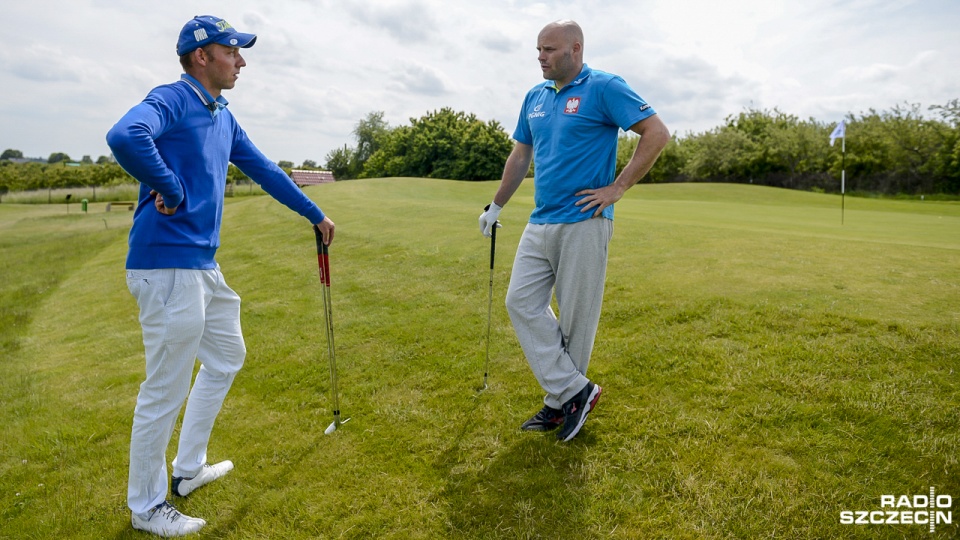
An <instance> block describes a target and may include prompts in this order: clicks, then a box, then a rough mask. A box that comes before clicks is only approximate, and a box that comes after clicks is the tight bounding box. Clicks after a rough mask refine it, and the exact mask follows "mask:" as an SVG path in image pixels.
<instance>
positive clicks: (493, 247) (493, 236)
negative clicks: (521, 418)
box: [482, 221, 500, 390]
mask: <svg viewBox="0 0 960 540" xmlns="http://www.w3.org/2000/svg"><path fill="white" fill-rule="evenodd" d="M498 227H500V222H499V221H497V222H496V223H494V224H493V227H490V295H489V299H488V301H487V359H486V361H485V362H484V364H483V388H482V390H486V389H487V374H488V373H489V371H490V320H491V319H492V315H493V259H494V256H495V255H496V254H497V228H498Z"/></svg>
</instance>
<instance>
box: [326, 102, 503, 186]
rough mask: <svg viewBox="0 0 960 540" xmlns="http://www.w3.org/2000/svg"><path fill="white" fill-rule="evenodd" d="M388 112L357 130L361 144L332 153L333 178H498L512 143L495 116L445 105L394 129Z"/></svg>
mask: <svg viewBox="0 0 960 540" xmlns="http://www.w3.org/2000/svg"><path fill="white" fill-rule="evenodd" d="M383 115H384V113H383V111H376V112H371V113H369V114H368V115H367V117H366V118H364V119H363V120H361V121H360V122H359V123H358V124H357V127H356V128H355V129H354V131H353V135H354V138H355V139H356V143H357V144H356V146H355V147H352V148H351V147H350V146H346V145H345V146H344V147H343V148H337V149H335V150H333V151H331V152H330V153H328V154H327V161H326V167H327V169H328V170H330V171H331V172H332V173H333V176H334V178H336V179H338V180H346V179H351V178H379V177H396V176H416V177H422V178H446V179H452V180H490V179H494V178H499V177H500V173H501V171H502V170H503V164H504V162H505V161H506V159H507V156H508V155H510V150H511V149H512V148H513V143H512V142H510V138H509V137H508V136H507V133H506V131H504V129H503V127H502V126H501V125H500V123H499V122H497V121H496V120H491V121H487V122H484V121H483V120H480V119H479V118H477V117H476V115H474V114H467V113H464V112H459V111H454V110H453V109H450V108H446V107H445V108H443V109H440V110H439V111H433V112H430V113H427V114H425V115H424V116H421V117H420V118H411V119H410V125H408V126H398V127H393V128H391V127H390V126H389V125H387V123H386V122H385V121H384V120H383Z"/></svg>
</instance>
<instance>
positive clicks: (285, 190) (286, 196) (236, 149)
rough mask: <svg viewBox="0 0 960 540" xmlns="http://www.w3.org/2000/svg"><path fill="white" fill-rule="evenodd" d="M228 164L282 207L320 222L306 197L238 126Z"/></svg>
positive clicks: (321, 218) (314, 222) (321, 216)
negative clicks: (234, 166) (256, 184)
mask: <svg viewBox="0 0 960 540" xmlns="http://www.w3.org/2000/svg"><path fill="white" fill-rule="evenodd" d="M230 161H231V162H232V163H233V164H234V165H236V166H237V168H238V169H240V170H241V171H242V172H243V174H245V175H247V176H249V177H250V178H251V179H252V180H253V181H254V182H256V183H258V184H260V186H261V187H263V190H264V191H266V192H267V193H269V194H270V196H272V197H273V198H274V199H276V200H278V201H280V203H282V204H283V205H284V206H286V207H287V208H289V209H291V210H293V211H294V212H296V213H298V214H300V215H301V216H303V217H305V218H307V219H308V220H310V223H313V224H317V223H320V222H321V221H323V219H324V217H325V216H324V214H323V211H322V210H320V207H318V206H317V205H316V204H315V203H314V202H313V201H311V200H310V198H309V197H307V196H306V195H305V194H304V193H303V190H301V189H300V188H299V187H298V186H297V185H296V184H294V183H293V180H291V179H290V177H289V176H288V175H287V173H285V172H283V169H281V168H280V167H279V166H278V165H277V164H276V163H274V162H272V161H270V160H269V159H268V158H267V157H266V156H265V155H263V153H262V152H260V149H259V148H257V147H256V146H255V145H254V144H253V141H251V140H250V138H249V137H247V133H246V132H245V131H244V130H243V128H241V127H240V126H239V125H237V126H236V131H235V133H234V142H233V149H232V151H231V152H230Z"/></svg>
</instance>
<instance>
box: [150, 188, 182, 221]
mask: <svg viewBox="0 0 960 540" xmlns="http://www.w3.org/2000/svg"><path fill="white" fill-rule="evenodd" d="M150 195H151V196H152V197H154V199H153V206H155V207H156V208H157V211H158V212H160V213H161V214H163V215H166V216H172V215H174V214H176V213H177V207H176V206H174V207H173V208H168V207H167V206H166V205H164V204H163V195H161V194H159V193H157V192H156V190H153V189H151V190H150Z"/></svg>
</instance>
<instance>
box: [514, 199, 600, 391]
mask: <svg viewBox="0 0 960 540" xmlns="http://www.w3.org/2000/svg"><path fill="white" fill-rule="evenodd" d="M612 236H613V221H611V220H609V219H606V218H593V219H588V220H586V221H581V222H579V223H558V224H547V225H535V224H532V223H528V224H527V226H526V228H525V229H524V230H523V235H522V236H521V237H520V245H519V246H517V256H516V259H515V260H514V262H513V274H512V275H511V276H510V287H509V288H508V290H507V298H506V304H507V311H508V312H509V313H510V321H511V322H512V323H513V328H514V330H515V331H516V333H517V339H518V340H519V341H520V346H521V347H522V348H523V353H524V355H526V357H527V361H528V362H529V363H530V368H531V369H532V370H533V374H534V376H536V378H537V382H539V383H540V386H541V387H542V388H543V390H544V392H546V396H545V397H544V399H543V402H544V404H546V405H548V406H550V407H553V408H555V409H559V408H561V407H562V405H563V404H564V403H565V402H567V401H568V400H570V399H571V398H572V397H573V396H575V395H576V394H577V392H579V391H580V390H582V389H583V387H584V386H586V384H587V382H588V380H587V377H586V373H587V365H588V364H589V363H590V353H591V352H592V351H593V342H594V340H595V339H596V336H597V325H598V324H599V323H600V307H601V304H602V303H603V285H604V281H605V280H606V274H607V247H608V245H609V244H610V239H611V237H612ZM554 289H555V294H556V297H557V307H558V308H559V309H560V319H559V320H557V316H556V315H555V314H554V312H553V309H552V308H551V307H550V300H551V297H552V296H553V293H554Z"/></svg>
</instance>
